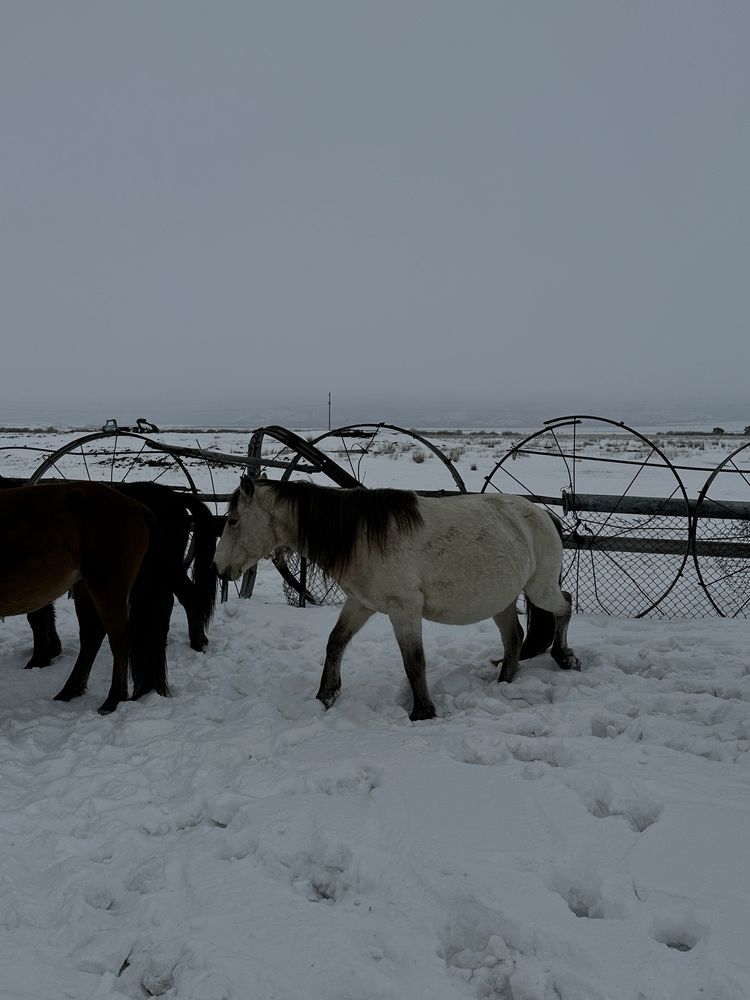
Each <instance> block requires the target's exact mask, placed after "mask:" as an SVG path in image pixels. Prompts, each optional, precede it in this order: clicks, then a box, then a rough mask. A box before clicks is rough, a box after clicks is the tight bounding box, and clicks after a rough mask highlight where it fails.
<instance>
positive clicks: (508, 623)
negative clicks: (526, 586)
mask: <svg viewBox="0 0 750 1000" xmlns="http://www.w3.org/2000/svg"><path fill="white" fill-rule="evenodd" d="M494 622H495V624H496V625H497V627H498V628H499V629H500V636H501V637H502V640H503V665H502V669H501V670H500V676H499V677H498V678H497V679H498V682H499V681H504V682H506V683H508V684H509V683H510V682H511V681H512V680H513V678H514V677H515V676H516V674H517V673H518V661H519V658H520V655H521V643H522V642H523V629H522V628H521V623H520V622H519V620H518V612H517V611H516V602H515V601H513V603H512V604H509V605H508V607H507V608H506V609H505V610H504V611H501V612H500V614H497V615H495V616H494Z"/></svg>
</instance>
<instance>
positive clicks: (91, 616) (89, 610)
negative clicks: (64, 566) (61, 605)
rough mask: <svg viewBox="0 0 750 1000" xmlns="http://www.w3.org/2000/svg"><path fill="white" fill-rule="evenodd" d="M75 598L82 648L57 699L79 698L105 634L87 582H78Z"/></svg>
mask: <svg viewBox="0 0 750 1000" xmlns="http://www.w3.org/2000/svg"><path fill="white" fill-rule="evenodd" d="M73 600H74V602H75V608H76V616H77V618H78V632H79V636H80V650H79V652H78V657H77V658H76V662H75V664H74V665H73V669H72V670H71V672H70V676H69V677H68V679H67V681H66V682H65V684H64V685H63V687H62V690H61V691H59V692H58V694H56V695H55V701H70V700H71V699H72V698H78V697H79V696H80V695H82V694H83V692H84V691H85V690H86V685H87V684H88V679H89V675H90V673H91V667H92V666H93V664H94V660H95V659H96V654H97V653H98V652H99V650H100V648H101V645H102V641H103V640H104V635H105V631H104V626H103V625H102V622H101V619H100V618H99V613H98V611H97V610H96V605H95V604H94V602H93V600H92V599H91V595H90V594H89V592H88V589H87V588H86V585H85V584H83V583H78V584H76V586H75V587H74V588H73Z"/></svg>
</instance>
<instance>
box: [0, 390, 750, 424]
mask: <svg viewBox="0 0 750 1000" xmlns="http://www.w3.org/2000/svg"><path fill="white" fill-rule="evenodd" d="M152 402H153V401H152ZM572 415H576V416H593V417H598V418H604V419H607V420H612V421H615V422H622V423H625V424H627V425H628V426H631V427H634V428H639V427H664V428H674V429H675V430H691V429H693V430H711V429H712V428H713V427H715V426H719V427H722V428H723V429H724V430H726V431H727V432H741V431H743V430H744V428H745V427H746V426H748V425H750V401H748V402H747V403H743V402H739V401H726V400H710V399H707V400H690V401H687V402H686V401H675V400H635V399H634V400H631V401H630V402H627V401H618V400H610V401H609V402H607V403H604V402H603V401H602V400H601V399H599V400H596V399H590V400H588V401H584V402H582V401H581V400H575V401H571V400H569V399H568V400H563V399H557V400H549V399H547V400H542V401H540V402H539V403H538V404H536V403H532V402H528V401H526V402H523V403H521V402H518V401H515V402H514V401H509V400H507V399H506V400H504V401H503V402H499V401H496V400H491V399H481V398H480V399H476V400H475V399H460V398H453V399H446V398H442V399H432V400H430V399H429V398H422V399H415V400H405V399H404V398H403V397H393V398H390V399H389V398H385V397H383V398H381V399H380V400H378V399H375V398H369V399H368V398H362V399H360V400H359V401H356V400H354V399H352V398H350V397H349V398H344V399H342V400H340V401H339V400H337V399H336V398H335V397H334V398H332V405H331V411H330V424H329V411H328V405H327V398H326V399H324V401H323V402H322V403H321V402H319V401H316V402H313V401H310V400H309V399H308V400H304V401H290V402H288V403H279V402H278V401H268V402H265V403H264V402H263V401H260V400H257V399H256V400H255V401H254V402H253V403H252V404H248V403H245V402H243V401H240V400H229V401H223V402H220V403H215V402H208V401H203V402H192V403H191V402H190V401H185V402H184V403H181V404H175V403H170V404H166V405H165V404H161V405H157V404H155V403H153V405H152V404H150V403H149V402H143V401H141V402H140V403H138V402H134V403H132V404H131V403H123V402H117V401H110V402H109V403H100V402H98V401H93V400H92V401H87V402H86V403H82V402H80V401H76V402H67V401H66V402H65V403H62V402H60V403H55V402H54V401H48V402H46V403H44V404H39V403H26V402H24V403H17V404H15V405H14V404H8V403H7V402H5V403H0V425H2V426H3V427H9V428H16V427H32V428H44V427H50V426H52V427H56V428H60V429H65V428H82V429H89V428H90V429H92V430H95V429H98V428H99V427H100V426H102V425H103V424H104V422H105V421H106V420H107V419H112V418H114V419H116V420H117V422H118V424H120V426H129V425H133V424H135V422H136V420H137V419H138V418H139V417H143V418H145V419H147V420H149V421H151V422H153V423H154V424H156V425H158V426H163V428H165V429H167V428H168V429H175V430H178V429H180V428H181V427H205V428H209V427H211V428H213V427H216V428H219V427H221V428H227V429H234V428H236V429H237V430H244V429H252V428H255V427H260V426H266V425H270V424H281V425H283V426H287V427H290V428H295V427H296V428H316V429H317V428H320V429H325V428H327V427H329V426H330V427H331V428H336V427H344V426H348V425H350V424H357V423H381V422H382V423H392V424H396V425H398V426H403V427H425V428H440V427H445V428H466V429H477V428H508V429H518V428H527V427H530V428H534V427H536V426H541V425H542V424H544V423H545V422H546V421H549V420H554V419H557V418H559V417H563V416H572Z"/></svg>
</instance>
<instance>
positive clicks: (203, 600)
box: [0, 476, 217, 668]
mask: <svg viewBox="0 0 750 1000" xmlns="http://www.w3.org/2000/svg"><path fill="white" fill-rule="evenodd" d="M24 482H25V480H22V479H10V478H6V477H4V476H0V489H10V488H13V487H17V486H22V485H23V484H24ZM111 485H112V488H113V489H116V490H117V491H118V492H120V493H123V494H124V495H125V496H128V497H131V498H132V499H134V500H138V501H139V503H142V504H144V505H145V506H146V507H148V508H149V510H150V511H151V513H152V514H153V515H154V517H155V518H156V520H157V522H158V524H159V528H160V529H161V535H162V544H163V550H164V555H165V559H166V561H167V572H168V573H169V577H170V580H171V582H172V591H173V593H174V595H175V597H176V598H177V600H178V601H179V602H180V604H181V605H182V606H183V608H184V609H185V614H186V616H187V622H188V633H189V637H190V645H191V647H192V648H193V649H195V650H198V651H199V652H200V651H202V650H203V649H205V647H206V645H207V644H208V637H207V636H206V629H207V628H208V625H209V623H210V621H211V618H212V617H213V612H214V606H215V603H216V584H217V579H216V570H215V569H214V565H213V557H214V551H215V549H216V532H215V530H214V525H213V517H212V515H211V512H210V511H209V510H208V508H207V507H206V505H205V504H204V503H202V502H201V501H200V500H198V498H197V497H195V496H193V495H192V494H190V493H181V492H179V491H177V490H174V489H172V488H171V487H169V486H164V485H162V484H161V483H149V482H133V483H112V484H111ZM191 531H192V534H193V537H192V544H191V550H190V556H191V561H192V579H191V578H190V577H189V576H188V574H187V572H186V570H185V552H186V549H187V545H188V540H189V537H190V532H191ZM28 620H29V625H31V630H32V633H33V636H34V650H33V652H32V655H31V659H30V660H29V662H28V663H27V664H26V666H27V668H29V667H46V666H48V665H49V664H50V663H51V662H52V660H53V659H54V658H55V657H56V656H57V655H58V654H59V653H60V652H61V649H62V646H61V643H60V638H59V636H58V634H57V629H56V628H55V609H54V605H52V604H48V605H46V606H45V607H43V608H40V609H39V610H38V611H33V612H31V614H29V615H28Z"/></svg>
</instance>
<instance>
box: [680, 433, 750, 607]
mask: <svg viewBox="0 0 750 1000" xmlns="http://www.w3.org/2000/svg"><path fill="white" fill-rule="evenodd" d="M693 560H694V562H695V570H696V573H697V574H698V579H699V580H700V582H701V584H702V586H703V589H704V590H705V592H706V594H707V596H708V599H709V601H710V602H711V605H712V606H713V608H714V609H715V610H716V611H717V612H718V614H720V615H721V616H722V617H727V618H747V617H749V616H750V442H745V443H744V444H742V445H740V447H739V448H736V449H735V450H734V451H733V452H732V453H731V454H730V455H727V457H726V458H725V459H724V461H723V462H721V463H720V464H719V465H718V466H717V467H716V468H715V469H714V471H713V472H712V473H711V475H710V476H709V477H708V479H707V480H706V483H705V485H704V486H703V489H702V490H701V492H700V494H699V496H698V500H697V501H696V504H695V514H694V517H693Z"/></svg>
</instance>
